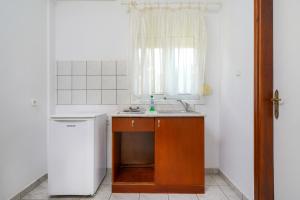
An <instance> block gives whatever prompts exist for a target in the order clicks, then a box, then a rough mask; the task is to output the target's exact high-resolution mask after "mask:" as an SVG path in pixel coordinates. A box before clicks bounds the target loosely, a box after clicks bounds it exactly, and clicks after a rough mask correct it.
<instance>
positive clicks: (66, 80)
mask: <svg viewBox="0 0 300 200" xmlns="http://www.w3.org/2000/svg"><path fill="white" fill-rule="evenodd" d="M57 89H59V90H60V89H64V90H70V89H71V76H58V77H57Z"/></svg>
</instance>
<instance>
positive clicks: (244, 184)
mask: <svg viewBox="0 0 300 200" xmlns="http://www.w3.org/2000/svg"><path fill="white" fill-rule="evenodd" d="M253 15H254V10H253V1H240V0H228V1H226V4H224V7H223V17H222V19H223V22H222V26H223V30H222V32H223V33H222V35H223V48H222V49H223V53H222V54H223V60H222V64H223V69H222V80H221V113H220V116H221V117H220V130H221V146H220V168H221V170H222V171H223V172H224V174H225V175H226V176H228V178H229V179H230V180H231V181H232V182H233V183H234V184H235V185H236V186H237V187H238V188H239V189H240V191H242V192H243V193H244V194H246V195H247V196H248V198H249V199H253V198H254V197H253V184H254V183H253V182H254V180H253V179H254V178H253V177H254V175H253V170H254V169H253V145H254V144H253V135H254V134H253V126H254V122H253V110H254V104H253V102H254V93H253V88H254V82H253V77H254V54H253V52H254V47H253V45H254V39H253V38H254V31H253V27H254V25H253V24H254V22H253V18H254V17H253ZM239 74H240V75H239Z"/></svg>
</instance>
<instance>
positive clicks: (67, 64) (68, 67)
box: [57, 61, 72, 75]
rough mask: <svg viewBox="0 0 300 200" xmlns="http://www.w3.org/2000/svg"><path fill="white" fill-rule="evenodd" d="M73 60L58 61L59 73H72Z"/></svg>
mask: <svg viewBox="0 0 300 200" xmlns="http://www.w3.org/2000/svg"><path fill="white" fill-rule="evenodd" d="M71 73H72V62H71V61H58V62H57V75H71Z"/></svg>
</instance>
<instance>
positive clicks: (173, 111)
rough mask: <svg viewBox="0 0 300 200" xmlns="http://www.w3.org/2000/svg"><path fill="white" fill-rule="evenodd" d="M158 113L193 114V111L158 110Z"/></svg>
mask: <svg viewBox="0 0 300 200" xmlns="http://www.w3.org/2000/svg"><path fill="white" fill-rule="evenodd" d="M157 112H158V113H159V114H195V113H197V112H195V111H189V112H186V111H184V110H160V111H157Z"/></svg>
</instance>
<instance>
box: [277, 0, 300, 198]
mask: <svg viewBox="0 0 300 200" xmlns="http://www.w3.org/2000/svg"><path fill="white" fill-rule="evenodd" d="M299 5H300V1H296V0H285V1H281V0H274V89H278V90H279V93H280V98H282V99H283V101H282V104H281V105H280V108H279V111H280V113H279V118H278V120H274V179H275V199H276V200H286V199H300V193H299V182H300V176H299V168H300V157H299V146H300V134H299V119H300V113H299V112H298V111H299V105H300V102H299V98H300V90H299V85H300V79H299V73H300V68H299V66H300V60H299V44H300V38H299V34H300V26H299V22H298V21H299V19H300V12H299Z"/></svg>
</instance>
